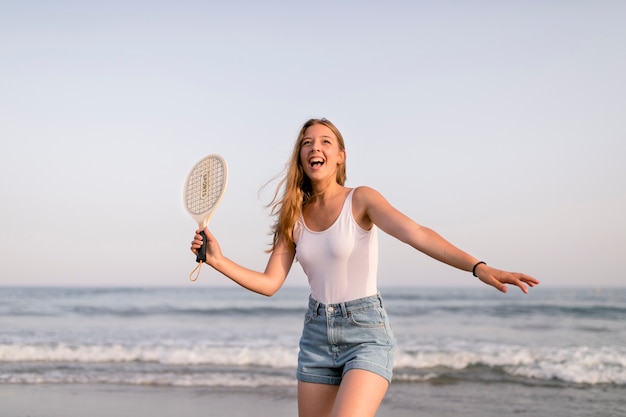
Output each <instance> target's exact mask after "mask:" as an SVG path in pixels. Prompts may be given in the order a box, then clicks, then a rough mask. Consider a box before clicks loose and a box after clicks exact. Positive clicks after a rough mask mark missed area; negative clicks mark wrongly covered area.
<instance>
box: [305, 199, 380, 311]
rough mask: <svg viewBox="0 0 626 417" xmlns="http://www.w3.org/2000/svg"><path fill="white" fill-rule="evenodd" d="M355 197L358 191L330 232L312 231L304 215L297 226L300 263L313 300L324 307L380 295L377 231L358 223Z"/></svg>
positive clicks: (327, 230) (347, 203)
mask: <svg viewBox="0 0 626 417" xmlns="http://www.w3.org/2000/svg"><path fill="white" fill-rule="evenodd" d="M353 193H354V189H353V190H351V191H350V193H349V194H348V197H347V198H346V201H345V202H344V204H343V208H342V209H341V213H340V214H339V217H338V218H337V220H335V222H334V223H333V224H332V225H331V226H330V227H329V228H328V229H326V230H324V231H321V232H315V231H313V230H310V229H309V228H307V226H306V224H305V223H304V218H303V217H302V215H300V219H299V220H298V222H297V223H296V225H295V229H294V238H295V242H296V256H297V258H298V262H300V264H301V265H302V268H303V269H304V273H305V274H306V275H307V278H308V280H309V285H310V286H311V296H312V297H313V298H314V299H315V300H317V301H319V302H321V303H324V304H334V303H342V302H345V301H350V300H356V299H358V298H363V297H369V296H371V295H375V294H376V293H377V291H378V289H377V284H376V276H377V269H378V237H377V236H378V235H377V229H376V226H372V229H371V230H365V229H363V228H361V227H360V226H359V225H358V224H357V222H356V220H354V217H353V215H352V194H353Z"/></svg>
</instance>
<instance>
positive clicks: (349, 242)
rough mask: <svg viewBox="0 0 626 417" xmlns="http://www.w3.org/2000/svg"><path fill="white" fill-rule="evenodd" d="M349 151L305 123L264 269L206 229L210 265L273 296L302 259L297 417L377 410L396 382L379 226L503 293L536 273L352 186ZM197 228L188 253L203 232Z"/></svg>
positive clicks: (315, 123)
mask: <svg viewBox="0 0 626 417" xmlns="http://www.w3.org/2000/svg"><path fill="white" fill-rule="evenodd" d="M345 179H346V150H345V146H344V141H343V137H342V135H341V133H340V132H339V130H337V128H336V127H335V126H334V125H333V124H332V123H331V122H330V121H328V120H326V119H311V120H309V121H307V122H306V123H305V124H304V126H303V127H302V129H301V130H300V134H299V135H298V139H297V141H296V144H295V147H294V150H293V154H292V157H291V161H290V164H289V166H288V170H287V173H286V175H285V177H284V178H283V179H282V181H281V182H280V183H279V185H278V188H277V191H276V194H275V196H274V200H273V202H272V208H273V210H272V214H274V215H276V216H277V221H276V223H275V225H274V242H273V246H272V248H271V250H270V251H269V252H270V257H269V261H268V263H267V266H266V268H265V271H263V272H256V271H253V270H250V269H247V268H244V267H243V266H240V265H238V264H236V263H235V262H233V261H231V260H230V259H228V258H227V257H225V256H224V255H223V254H222V251H221V249H220V246H219V244H218V242H217V240H216V239H215V237H214V236H213V235H212V234H211V233H210V232H209V231H208V230H205V231H204V232H205V233H206V236H207V249H206V255H207V261H206V262H207V263H208V264H209V265H211V266H212V267H213V268H215V269H216V270H218V271H219V272H221V273H222V274H224V275H226V276H227V277H228V278H230V279H231V280H233V281H235V282H236V283H238V284H239V285H241V286H243V287H245V288H247V289H249V290H251V291H254V292H257V293H260V294H263V295H267V296H270V295H273V294H274V293H276V291H278V289H279V288H280V287H281V286H282V284H283V282H284V281H285V279H286V277H287V274H288V273H289V270H290V268H291V265H292V264H293V262H294V258H295V257H296V256H297V258H298V261H299V263H300V264H301V265H302V268H303V269H304V272H305V274H306V275H307V278H308V280H309V284H310V287H311V296H310V298H309V308H308V310H307V313H306V316H305V320H304V330H303V333H302V337H301V339H300V353H299V355H298V369H297V378H298V412H299V416H300V417H322V416H332V417H341V416H360V417H364V416H374V415H375V414H376V411H377V409H378V407H379V405H380V403H381V401H382V399H383V396H384V395H385V392H386V391H387V388H388V385H389V383H390V382H391V376H392V367H393V355H394V351H395V338H394V336H393V334H392V331H391V327H390V325H389V321H388V318H387V314H386V312H385V309H384V306H383V302H382V298H381V296H380V294H379V293H378V289H377V266H378V247H377V229H381V230H382V231H383V232H385V233H387V234H389V235H391V236H394V237H395V238H397V239H399V240H401V241H402V242H405V243H407V244H409V245H411V246H412V247H414V248H415V249H417V250H419V251H421V252H423V253H425V254H426V255H429V256H431V257H433V258H435V259H436V260H439V261H441V262H444V263H446V264H448V265H451V266H453V267H456V268H459V269H462V270H464V271H470V272H472V273H473V274H474V275H475V276H477V277H478V278H479V279H480V280H481V281H483V282H484V283H486V284H488V285H491V286H493V287H495V288H497V289H498V290H500V291H502V292H506V291H507V287H506V285H505V284H510V285H515V286H518V287H519V288H520V289H521V290H522V291H523V292H524V293H527V292H528V287H533V286H535V285H537V284H538V283H539V281H537V280H536V279H534V278H532V277H530V276H528V275H524V274H520V273H510V272H505V271H502V270H499V269H495V268H493V267H491V266H489V265H487V264H485V263H484V262H481V261H480V260H479V259H477V258H474V257H473V256H471V255H469V254H467V253H465V252H463V251H462V250H460V249H459V248H457V247H455V246H454V245H452V244H451V243H449V242H447V241H446V240H445V239H443V238H442V237H441V236H440V235H439V234H437V233H436V232H434V231H433V230H431V229H429V228H426V227H424V226H421V225H419V224H417V223H415V222H414V221H413V220H411V219H410V218H408V217H407V216H405V215H404V214H402V213H401V212H399V211H398V210H396V209H395V208H394V207H392V206H391V205H390V204H389V203H388V202H387V201H386V200H385V198H383V196H382V195H381V194H380V193H378V192H377V191H375V190H373V189H371V188H368V187H357V188H346V187H345V186H344V183H345ZM199 232H200V231H199V230H198V231H196V235H195V237H194V240H193V242H192V244H191V250H192V251H193V252H194V254H195V253H197V251H198V249H199V248H200V247H201V246H202V237H201V236H200V235H199V234H198V233H199Z"/></svg>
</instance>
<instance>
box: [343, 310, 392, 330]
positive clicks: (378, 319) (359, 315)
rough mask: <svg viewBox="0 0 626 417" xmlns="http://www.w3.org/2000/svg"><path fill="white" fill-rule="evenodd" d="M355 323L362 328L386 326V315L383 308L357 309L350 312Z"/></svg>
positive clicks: (351, 319)
mask: <svg viewBox="0 0 626 417" xmlns="http://www.w3.org/2000/svg"><path fill="white" fill-rule="evenodd" d="M348 317H349V318H350V321H351V322H352V324H353V325H355V326H357V327H361V328H367V329H375V328H384V327H385V317H384V313H383V310H382V309H378V308H371V309H368V310H361V311H355V312H352V313H350V314H348Z"/></svg>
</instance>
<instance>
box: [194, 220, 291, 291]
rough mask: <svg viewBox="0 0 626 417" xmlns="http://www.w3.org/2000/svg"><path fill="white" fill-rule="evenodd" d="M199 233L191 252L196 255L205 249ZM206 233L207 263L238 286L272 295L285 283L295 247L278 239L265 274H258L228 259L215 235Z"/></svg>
mask: <svg viewBox="0 0 626 417" xmlns="http://www.w3.org/2000/svg"><path fill="white" fill-rule="evenodd" d="M199 232H200V230H196V235H195V236H194V240H193V242H192V244H191V251H192V252H193V253H194V254H197V253H198V250H199V249H200V247H202V236H201V235H200V234H199ZM204 233H205V235H206V239H207V249H206V263H207V264H209V265H210V266H212V267H213V268H215V270H217V271H219V272H221V273H222V274H224V275H226V276H227V277H228V278H230V279H231V280H233V281H234V282H236V283H237V284H239V285H241V286H242V287H244V288H246V289H248V290H250V291H254V292H256V293H259V294H262V295H266V296H272V295H274V294H275V293H276V292H277V291H278V290H279V289H280V287H281V286H282V285H283V283H284V282H285V279H286V278H287V274H288V273H289V270H290V269H291V265H292V264H293V259H294V257H295V255H296V251H295V248H289V247H287V245H286V244H285V242H284V240H283V239H281V238H279V239H278V241H277V242H276V246H275V247H274V250H273V251H272V253H271V255H270V258H269V260H268V262H267V266H266V267H265V271H263V272H258V271H253V270H251V269H248V268H245V267H243V266H241V265H239V264H237V263H235V262H233V261H231V260H230V259H228V258H227V257H225V256H224V255H223V254H222V249H221V248H220V245H219V243H218V242H217V240H216V239H215V236H213V235H212V234H211V232H209V229H208V228H205V229H204Z"/></svg>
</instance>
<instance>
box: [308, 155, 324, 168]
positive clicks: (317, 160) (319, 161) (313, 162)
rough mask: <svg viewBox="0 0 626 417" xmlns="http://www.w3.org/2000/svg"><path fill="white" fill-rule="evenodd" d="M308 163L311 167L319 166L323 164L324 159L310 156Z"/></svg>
mask: <svg viewBox="0 0 626 417" xmlns="http://www.w3.org/2000/svg"><path fill="white" fill-rule="evenodd" d="M309 165H311V168H319V167H321V166H322V165H324V160H323V159H322V158H317V157H316V158H311V159H309Z"/></svg>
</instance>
